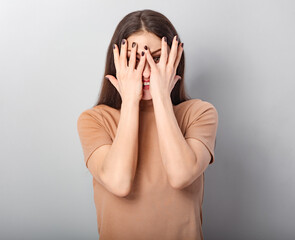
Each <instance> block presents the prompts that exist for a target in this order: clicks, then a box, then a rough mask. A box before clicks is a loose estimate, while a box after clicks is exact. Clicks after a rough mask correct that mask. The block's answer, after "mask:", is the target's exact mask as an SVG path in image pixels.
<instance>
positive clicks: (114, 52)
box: [113, 44, 119, 70]
mask: <svg viewBox="0 0 295 240" xmlns="http://www.w3.org/2000/svg"><path fill="white" fill-rule="evenodd" d="M113 54H114V63H115V68H116V69H117V70H118V67H119V49H118V47H117V45H116V44H114V45H113Z"/></svg>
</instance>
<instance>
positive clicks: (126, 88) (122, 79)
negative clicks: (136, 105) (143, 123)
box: [105, 39, 146, 102]
mask: <svg viewBox="0 0 295 240" xmlns="http://www.w3.org/2000/svg"><path fill="white" fill-rule="evenodd" d="M127 47H128V42H127V40H126V39H123V40H122V42H121V51H120V54H119V49H118V47H117V45H116V44H114V45H113V54H114V62H115V68H116V77H117V78H115V77H114V76H112V75H106V76H105V77H107V78H108V79H109V80H110V82H111V83H112V84H113V86H114V87H115V88H116V89H117V91H118V92H119V93H120V95H121V98H122V102H123V101H129V100H131V101H138V102H139V101H140V100H141V98H142V91H143V90H142V84H143V83H142V71H143V68H144V66H145V61H146V56H145V54H144V52H142V53H143V55H142V53H141V57H140V60H139V64H138V66H137V68H136V64H137V63H136V51H137V44H136V43H133V44H132V48H131V53H130V58H129V62H127Z"/></svg>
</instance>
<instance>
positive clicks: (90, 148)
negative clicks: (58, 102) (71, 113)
mask: <svg viewBox="0 0 295 240" xmlns="http://www.w3.org/2000/svg"><path fill="white" fill-rule="evenodd" d="M77 129H78V134H79V137H80V142H81V145H82V149H83V153H84V161H85V165H86V167H87V168H88V165H87V163H88V160H89V158H90V156H91V155H92V153H93V152H94V151H95V150H96V149H97V148H99V147H100V146H102V145H107V144H112V143H113V141H112V139H111V137H110V135H109V134H108V132H107V131H106V129H105V126H104V122H103V117H102V115H101V113H96V114H95V115H94V114H92V113H91V112H90V111H89V110H86V111H84V112H82V113H81V114H80V116H79V117H78V120H77Z"/></svg>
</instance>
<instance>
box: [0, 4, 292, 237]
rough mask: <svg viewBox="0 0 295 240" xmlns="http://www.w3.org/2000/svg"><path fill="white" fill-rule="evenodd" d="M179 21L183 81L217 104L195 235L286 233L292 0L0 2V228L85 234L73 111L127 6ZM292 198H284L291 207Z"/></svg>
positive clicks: (88, 218)
mask: <svg viewBox="0 0 295 240" xmlns="http://www.w3.org/2000/svg"><path fill="white" fill-rule="evenodd" d="M147 8H149V9H153V10H156V11H159V12H161V13H163V14H164V15H166V16H167V17H168V18H169V19H170V20H171V22H172V23H173V24H174V26H175V27H176V29H177V30H178V32H179V36H180V39H181V41H183V42H184V51H185V54H186V63H187V65H186V73H185V77H186V78H185V79H186V84H187V85H186V87H187V89H188V93H189V94H190V95H191V97H193V98H200V99H203V100H205V101H209V102H211V103H212V104H213V105H214V106H215V107H216V109H217V110H218V113H219V128H218V132H217V145H216V150H215V154H216V162H215V163H214V164H213V165H210V166H209V168H208V169H207V170H206V173H205V196H204V204H203V231H204V238H205V239H218V240H219V239H269V240H271V239H294V238H295V229H294V222H295V215H294V203H295V193H294V182H295V181H294V180H295V174H294V166H295V163H294V155H295V153H294V149H295V148H294V146H293V144H294V138H293V136H294V133H295V131H294V125H293V123H294V117H295V112H294V106H293V104H292V103H294V100H295V97H294V95H293V92H294V85H295V84H294V80H295V70H294V69H295V68H294V63H295V46H294V42H295V26H294V25H295V3H294V1H282V0H277V1H259V0H258V1H257V0H255V1H253V0H247V1H236V0H231V1H230V0H227V1H220V0H215V1H208V0H206V1H195V0H194V1H193V0H191V1H172V0H171V1H167V2H163V1H156V0H152V1H145V2H141V3H140V2H138V1H135V0H134V1H126V0H125V1H120V2H119V1H117V2H115V1H94V0H93V1H89V0H88V1H85V0H83V1H82V0H80V1H77V0H75V1H73V0H71V1H70V0H62V1H61V0H58V1H57V0H54V1H53V0H50V1H49V0H48V1H37V0H36V1H32V0H27V1H21V0H18V1H15V0H5V1H3V0H2V1H1V2H0V27H1V31H0V34H1V37H0V51H1V52H0V64H1V67H0V68H1V70H0V78H1V81H0V104H1V118H0V127H1V129H0V130H1V135H0V143H1V144H0V147H1V149H0V150H1V151H0V159H1V167H0V196H1V197H0V238H1V239H97V237H98V234H97V226H96V212H95V205H94V201H93V191H92V177H91V174H90V173H89V172H88V170H87V169H86V168H85V166H84V160H83V153H82V148H81V145H80V142H79V138H78V133H77V129H76V122H77V117H78V116H79V114H80V113H81V112H82V111H84V110H85V109H87V108H90V107H91V106H92V105H93V104H94V103H95V101H96V99H97V96H98V92H99V88H100V83H101V82H100V81H101V78H102V76H103V70H104V64H105V57H106V49H107V46H108V44H109V41H110V39H111V36H112V34H113V32H114V30H115V27H116V26H117V24H118V22H119V21H120V20H121V19H122V18H123V17H124V16H125V15H126V14H127V13H129V12H131V11H135V10H142V9H147ZM292 207H293V209H292Z"/></svg>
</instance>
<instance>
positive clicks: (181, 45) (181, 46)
mask: <svg viewBox="0 0 295 240" xmlns="http://www.w3.org/2000/svg"><path fill="white" fill-rule="evenodd" d="M182 52H183V43H180V44H179V47H178V49H177V58H176V61H175V63H174V68H175V69H177V67H178V64H179V62H180V59H181V55H182Z"/></svg>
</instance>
